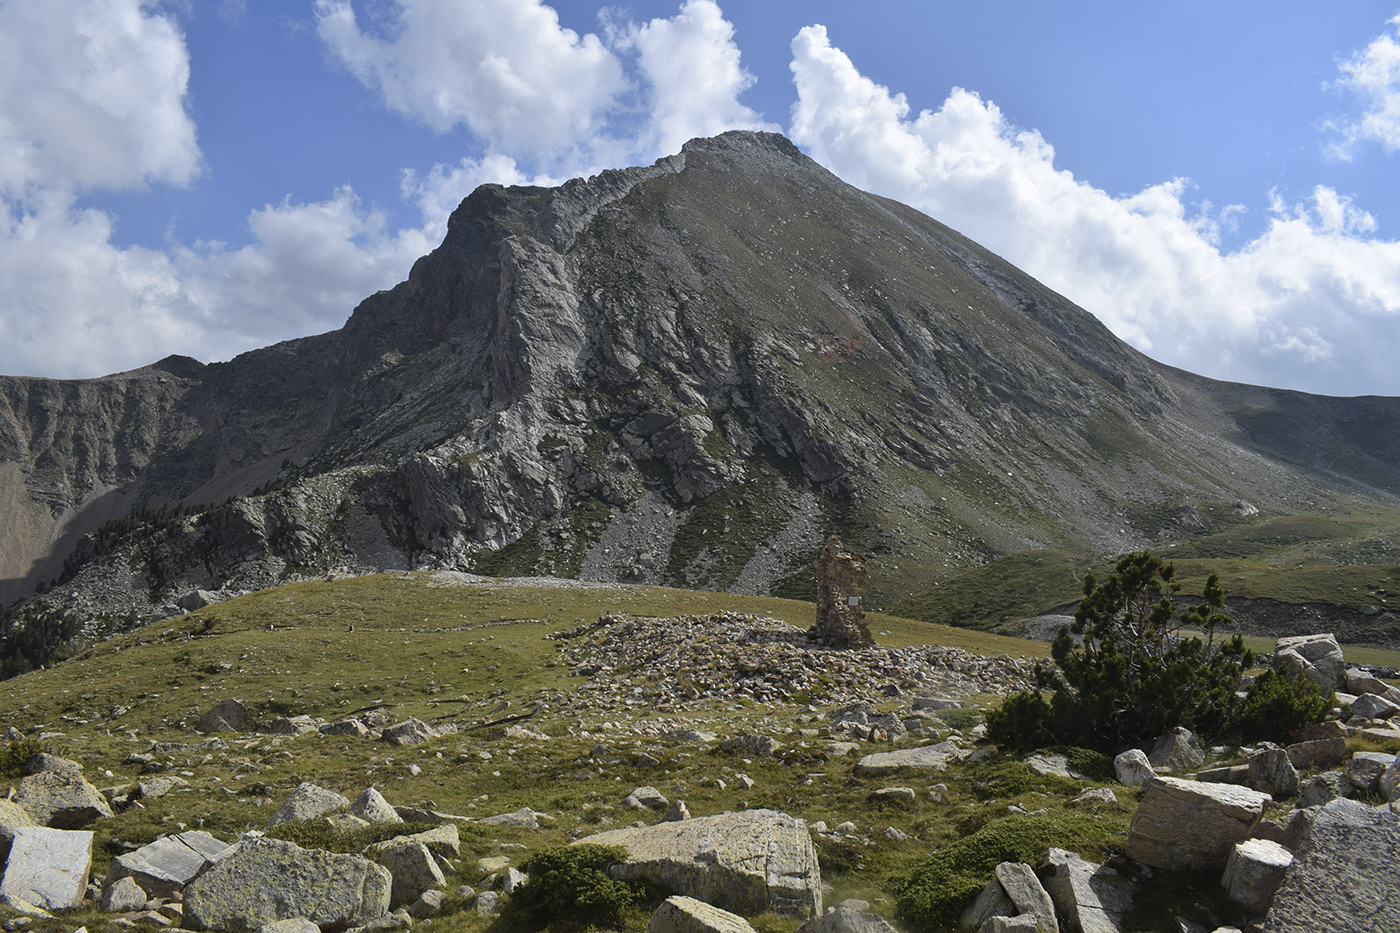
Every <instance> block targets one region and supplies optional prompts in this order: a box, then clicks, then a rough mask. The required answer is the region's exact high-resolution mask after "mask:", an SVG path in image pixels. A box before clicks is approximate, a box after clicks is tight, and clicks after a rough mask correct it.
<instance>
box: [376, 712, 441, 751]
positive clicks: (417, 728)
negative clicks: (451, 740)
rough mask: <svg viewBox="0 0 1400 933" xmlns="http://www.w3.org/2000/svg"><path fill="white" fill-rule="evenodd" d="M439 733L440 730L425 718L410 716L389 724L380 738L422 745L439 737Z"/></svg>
mask: <svg viewBox="0 0 1400 933" xmlns="http://www.w3.org/2000/svg"><path fill="white" fill-rule="evenodd" d="M439 735H440V733H439V732H438V730H436V729H434V728H433V727H432V726H430V725H428V724H427V723H426V722H424V721H423V720H421V719H412V718H410V719H405V720H404V721H403V722H400V723H396V724H394V725H392V726H389V727H388V728H387V729H385V730H384V731H383V732H382V733H380V738H382V739H383V740H384V741H386V742H392V743H393V744H395V745H422V744H423V743H424V742H428V741H431V740H432V739H436V738H438V737H439Z"/></svg>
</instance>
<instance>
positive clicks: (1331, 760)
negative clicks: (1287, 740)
mask: <svg viewBox="0 0 1400 933" xmlns="http://www.w3.org/2000/svg"><path fill="white" fill-rule="evenodd" d="M1285 751H1287V752H1288V760H1289V761H1291V762H1292V763H1293V767H1294V768H1302V769H1303V770H1305V771H1307V770H1313V769H1316V768H1329V767H1331V766H1333V765H1339V764H1341V763H1342V762H1344V761H1346V760H1347V740H1346V736H1334V737H1332V738H1329V739H1312V740H1311V741H1307V742H1294V743H1293V744H1292V745H1290V746H1288V747H1287V748H1286V749H1285Z"/></svg>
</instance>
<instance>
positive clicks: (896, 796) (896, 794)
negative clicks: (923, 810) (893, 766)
mask: <svg viewBox="0 0 1400 933" xmlns="http://www.w3.org/2000/svg"><path fill="white" fill-rule="evenodd" d="M918 799H919V795H918V794H916V793H914V788H912V787H881V788H880V789H879V790H873V791H871V792H870V802H871V803H882V804H889V805H892V806H898V807H910V806H913V805H914V801H916V800H918Z"/></svg>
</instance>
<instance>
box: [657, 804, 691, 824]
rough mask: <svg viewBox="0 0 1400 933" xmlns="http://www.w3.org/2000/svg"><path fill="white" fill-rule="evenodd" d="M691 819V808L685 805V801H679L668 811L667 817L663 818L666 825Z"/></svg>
mask: <svg viewBox="0 0 1400 933" xmlns="http://www.w3.org/2000/svg"><path fill="white" fill-rule="evenodd" d="M688 819H690V808H689V807H687V806H686V805H685V801H684V800H677V801H676V802H675V803H673V804H671V806H670V808H669V809H667V811H666V815H665V816H663V817H661V820H662V822H664V823H677V822H680V821H681V820H688Z"/></svg>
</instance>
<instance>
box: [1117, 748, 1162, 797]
mask: <svg viewBox="0 0 1400 933" xmlns="http://www.w3.org/2000/svg"><path fill="white" fill-rule="evenodd" d="M1113 773H1114V775H1116V776H1117V778H1118V783H1119V784H1127V785H1128V786H1129V787H1137V786H1138V785H1139V784H1143V783H1145V782H1146V781H1148V780H1149V779H1151V778H1153V777H1156V776H1157V772H1156V771H1154V770H1152V762H1150V761H1148V759H1147V752H1145V751H1143V750H1142V749H1140V748H1130V749H1128V750H1127V751H1126V752H1123V753H1122V754H1121V755H1119V756H1118V757H1117V758H1114V759H1113Z"/></svg>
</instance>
